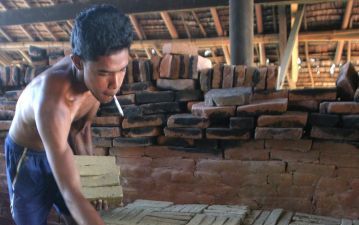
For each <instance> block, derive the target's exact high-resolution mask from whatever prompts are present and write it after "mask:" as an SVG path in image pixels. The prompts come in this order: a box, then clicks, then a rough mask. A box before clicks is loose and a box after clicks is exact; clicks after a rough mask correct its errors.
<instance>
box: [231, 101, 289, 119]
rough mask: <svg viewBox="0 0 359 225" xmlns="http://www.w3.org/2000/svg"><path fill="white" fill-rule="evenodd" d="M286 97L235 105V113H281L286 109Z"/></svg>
mask: <svg viewBox="0 0 359 225" xmlns="http://www.w3.org/2000/svg"><path fill="white" fill-rule="evenodd" d="M287 105H288V99H272V100H260V101H254V102H253V103H251V104H249V105H242V106H238V107H237V115H238V116H240V115H261V114H281V113H284V112H286V111H287Z"/></svg>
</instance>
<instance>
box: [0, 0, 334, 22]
mask: <svg viewBox="0 0 359 225" xmlns="http://www.w3.org/2000/svg"><path fill="white" fill-rule="evenodd" d="M328 1H337V0H254V3H255V4H263V5H288V4H293V3H298V4H305V3H308V4H314V3H320V2H328ZM101 3H102V4H103V3H108V4H111V5H114V6H116V7H118V8H119V9H121V10H122V11H123V12H124V13H127V14H133V13H146V12H159V11H169V10H171V11H176V10H189V9H191V10H193V9H200V8H210V7H223V6H228V0H206V1H203V0H197V1H194V0H176V1H168V0H157V1H155V2H154V1H148V0H136V4H128V1H127V0H87V1H76V2H74V3H66V4H57V5H54V6H48V7H35V8H31V9H18V10H9V11H7V12H4V13H0V26H8V25H21V24H29V23H43V22H55V21H65V20H69V19H73V18H75V17H76V15H78V13H79V12H80V11H82V10H83V9H85V8H88V7H90V6H92V5H94V4H101Z"/></svg>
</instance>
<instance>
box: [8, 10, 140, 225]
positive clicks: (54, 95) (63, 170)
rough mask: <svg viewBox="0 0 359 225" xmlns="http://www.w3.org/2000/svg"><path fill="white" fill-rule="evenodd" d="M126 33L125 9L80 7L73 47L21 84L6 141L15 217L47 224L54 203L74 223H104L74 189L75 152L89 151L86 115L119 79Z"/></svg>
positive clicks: (27, 224)
mask: <svg viewBox="0 0 359 225" xmlns="http://www.w3.org/2000/svg"><path fill="white" fill-rule="evenodd" d="M132 35H133V34H132V28H131V24H130V21H129V19H128V17H126V16H125V15H123V14H121V13H120V12H119V11H118V10H117V9H116V8H114V7H112V6H108V5H101V6H95V7H93V8H91V9H88V10H86V11H83V12H82V13H81V14H80V15H79V16H78V17H77V18H76V20H75V26H74V29H73V31H72V36H71V45H72V51H73V55H71V57H65V58H64V59H62V60H61V61H60V62H58V63H57V64H55V65H54V66H53V67H51V68H49V69H48V70H46V71H45V72H44V73H42V74H41V75H39V76H38V77H36V78H35V79H34V80H33V81H32V82H31V83H30V84H29V85H28V86H27V87H26V88H25V90H24V91H23V93H22V95H21V96H20V98H19V100H18V103H17V106H16V113H15V117H14V119H13V122H12V125H11V128H10V131H9V135H8V137H7V138H6V143H5V157H6V166H7V178H8V186H9V194H10V200H11V208H12V215H13V218H14V220H15V222H16V224H17V225H44V224H46V219H47V216H48V214H49V211H50V209H51V207H52V206H53V205H55V206H56V208H57V209H58V211H59V212H60V213H61V214H65V215H68V216H69V215H71V216H72V217H73V219H74V220H75V221H76V222H77V224H79V225H82V224H83V225H92V224H94V225H95V224H96V225H98V224H101V225H102V224H104V223H103V221H102V220H101V218H100V216H99V215H98V213H97V212H96V210H95V209H94V207H93V206H92V205H91V204H90V203H89V202H88V201H87V200H86V199H85V198H84V196H83V195H82V194H81V192H80V177H79V173H78V171H77V169H76V167H75V164H74V159H73V158H74V157H73V155H74V154H91V150H92V145H91V133H90V131H91V127H90V125H91V120H92V118H93V117H94V116H95V115H96V112H97V110H98V107H99V105H100V103H106V102H110V101H111V100H112V99H113V96H114V95H115V94H116V93H117V92H118V90H119V88H120V87H121V84H122V81H123V79H124V76H125V72H126V66H127V64H128V57H129V48H130V44H131V42H132ZM69 218H70V217H69Z"/></svg>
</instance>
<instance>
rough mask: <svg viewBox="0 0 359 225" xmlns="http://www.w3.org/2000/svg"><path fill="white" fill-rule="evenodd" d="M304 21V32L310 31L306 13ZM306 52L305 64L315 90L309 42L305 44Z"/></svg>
mask: <svg viewBox="0 0 359 225" xmlns="http://www.w3.org/2000/svg"><path fill="white" fill-rule="evenodd" d="M303 20H304V21H303V22H304V30H308V24H307V17H306V11H304V16H303ZM304 51H305V62H306V64H307V67H308V73H309V76H310V81H311V83H312V87H313V88H314V86H315V83H314V78H313V71H312V66H311V65H310V58H309V44H308V41H305V42H304Z"/></svg>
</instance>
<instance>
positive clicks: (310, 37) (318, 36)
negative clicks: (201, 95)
mask: <svg viewBox="0 0 359 225" xmlns="http://www.w3.org/2000/svg"><path fill="white" fill-rule="evenodd" d="M278 37H279V36H278V35H277V34H266V35H255V36H254V39H253V43H255V44H258V43H265V44H275V43H279V38H278ZM358 39H359V29H348V30H331V31H315V32H302V33H301V34H299V42H302V41H323V42H326V41H339V40H346V41H348V40H351V41H354V42H358ZM164 43H170V44H191V45H194V46H196V47H199V48H206V47H217V46H222V45H223V44H226V45H228V44H229V39H228V37H215V38H194V39H191V40H189V39H159V40H143V41H134V42H133V43H132V45H131V49H140V50H142V49H143V48H145V47H146V48H152V47H153V46H158V47H161V46H162V45H163V44H164ZM30 45H33V46H37V47H42V48H55V47H56V48H63V49H70V48H71V46H70V43H69V42H68V41H63V42H62V41H54V42H52V41H41V42H38V41H36V42H31V41H26V42H6V43H0V49H3V50H19V49H20V50H27V49H28V48H29V46H30Z"/></svg>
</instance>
